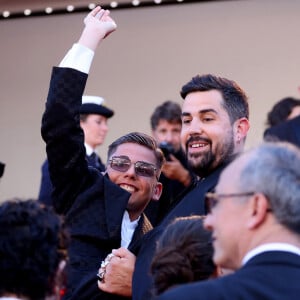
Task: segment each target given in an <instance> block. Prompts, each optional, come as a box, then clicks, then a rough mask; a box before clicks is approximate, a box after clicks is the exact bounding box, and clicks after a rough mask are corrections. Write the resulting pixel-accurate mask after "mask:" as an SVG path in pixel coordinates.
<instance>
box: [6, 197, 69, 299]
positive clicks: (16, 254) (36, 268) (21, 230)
mask: <svg viewBox="0 0 300 300" xmlns="http://www.w3.org/2000/svg"><path fill="white" fill-rule="evenodd" d="M68 241H69V236H68V233H67V231H66V229H65V227H64V222H63V220H62V218H61V217H59V216H58V215H56V214H55V213H54V211H53V209H52V208H50V207H46V206H43V205H42V204H40V203H38V202H37V201H36V200H33V199H28V200H21V199H12V200H9V201H5V202H4V203H2V204H1V206H0V296H1V295H5V294H14V295H16V296H18V297H26V298H29V299H30V300H42V299H45V297H46V295H52V294H53V293H54V287H55V283H56V282H55V280H56V272H57V270H58V267H59V264H60V262H61V261H62V260H63V259H65V258H66V247H67V243H68Z"/></svg>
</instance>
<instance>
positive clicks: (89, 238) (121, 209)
mask: <svg viewBox="0 0 300 300" xmlns="http://www.w3.org/2000/svg"><path fill="white" fill-rule="evenodd" d="M115 29H116V24H115V22H114V21H113V19H111V18H110V16H109V11H107V10H103V9H101V8H100V7H96V8H95V9H94V10H93V11H92V12H91V13H89V14H88V16H87V17H86V18H85V28H84V30H83V32H82V35H81V37H80V39H79V41H78V43H76V44H75V45H74V46H73V48H72V49H71V50H70V51H69V52H68V53H67V55H66V56H65V57H64V59H63V61H62V62H61V63H60V65H59V67H54V68H53V72H52V77H51V82H50V88H49V94H48V98H47V103H46V110H45V113H44V115H43V120H42V136H43V139H44V140H45V142H46V144H47V146H46V149H47V156H48V161H49V171H50V175H51V179H52V183H53V186H54V192H53V204H54V207H55V209H56V211H57V212H58V213H60V214H63V215H65V218H66V223H67V225H68V226H69V228H70V234H71V243H70V247H69V249H68V251H69V252H68V254H69V261H68V265H67V289H66V296H65V297H64V299H76V300H79V299H80V300H85V299H86V300H91V299H93V297H94V295H95V294H96V296H99V297H100V299H107V298H109V299H118V298H119V296H117V295H108V294H106V293H104V292H101V291H100V290H98V288H97V276H96V275H97V272H98V269H99V268H100V267H101V268H100V270H99V272H98V280H100V281H104V280H105V273H106V267H107V265H108V264H109V262H110V260H111V258H112V255H111V254H110V253H111V251H112V249H114V248H119V247H124V248H129V249H130V250H132V251H133V249H134V248H135V246H136V245H137V242H138V241H139V239H140V238H141V236H142V235H143V234H144V233H146V232H147V231H148V230H150V229H151V228H152V227H151V224H150V223H149V221H148V220H147V218H146V217H145V216H144V215H143V211H144V209H145V207H146V206H147V204H148V202H149V201H150V200H158V199H159V197H160V194H161V191H162V185H161V183H159V182H158V178H159V176H160V172H161V167H162V164H163V162H164V157H163V154H162V152H161V151H160V149H158V148H157V145H156V142H155V141H154V139H153V138H151V137H150V136H148V135H145V134H142V133H136V132H133V133H129V134H127V135H124V136H122V137H120V138H119V139H117V140H116V141H115V142H113V143H112V144H111V145H110V146H109V149H108V162H107V165H106V171H105V174H103V173H101V172H100V171H99V170H97V169H96V168H91V167H88V164H87V161H86V159H85V147H84V137H83V132H82V129H81V127H80V120H79V114H80V105H81V97H82V94H83V91H84V88H85V84H86V80H87V74H88V71H89V67H90V65H91V62H92V59H93V55H94V51H95V49H96V47H97V45H98V44H99V43H100V41H102V40H103V39H104V38H105V37H107V35H109V34H110V33H112V32H113V31H114V30H115ZM118 259H120V263H122V262H123V259H122V258H121V257H118ZM127 259H129V260H131V261H132V263H134V260H135V257H134V255H132V256H131V257H129V258H128V257H126V260H127ZM101 261H102V263H101ZM124 284H126V282H125V283H124Z"/></svg>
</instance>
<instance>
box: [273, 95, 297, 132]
mask: <svg viewBox="0 0 300 300" xmlns="http://www.w3.org/2000/svg"><path fill="white" fill-rule="evenodd" d="M296 106H300V100H299V99H296V98H293V97H286V98H283V99H281V100H279V101H278V102H277V103H276V104H275V105H274V106H273V108H272V109H271V111H270V112H269V113H268V115H267V126H269V127H272V126H275V125H277V124H279V123H282V122H284V121H286V120H287V117H288V116H289V114H290V113H291V112H292V110H293V108H294V107H296Z"/></svg>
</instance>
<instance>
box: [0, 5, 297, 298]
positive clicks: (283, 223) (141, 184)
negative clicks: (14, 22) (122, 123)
mask: <svg viewBox="0 0 300 300" xmlns="http://www.w3.org/2000/svg"><path fill="white" fill-rule="evenodd" d="M116 28H117V25H116V23H115V21H114V19H113V18H112V17H111V16H110V12H109V11H108V10H105V9H102V8H101V7H99V6H98V7H96V8H95V9H93V10H92V11H91V12H90V13H89V14H88V15H87V16H86V18H85V19H84V28H83V31H82V33H81V35H80V37H79V39H78V41H77V42H76V43H75V44H74V45H73V46H72V47H71V49H70V50H69V51H68V52H67V54H66V55H65V56H64V58H63V59H62V61H61V62H60V64H59V66H57V67H53V70H52V75H51V81H50V87H49V92H48V96H47V103H46V108H45V111H44V113H43V118H42V126H41V132H42V138H43V140H44V141H45V143H46V152H47V160H46V161H45V163H44V165H43V170H44V172H43V177H42V181H41V188H40V195H39V197H38V200H39V201H36V200H31V199H30V200H26V201H24V200H20V199H14V200H8V201H5V202H4V203H3V204H2V205H1V206H0V237H1V243H0V264H1V267H0V299H19V300H25V299H26V300H27V299H29V300H40V299H49V300H50V299H53V300H60V299H62V300H73V299H74V300H75V299H76V300H78V299H80V300H102V299H103V300H104V299H133V300H150V299H159V300H168V299H172V300H176V299H190V300H193V299H212V300H213V299H218V300H219V299H247V300H248V299H249V300H250V299H289V300H293V299H298V298H299V294H300V286H299V285H298V282H297V279H298V276H299V275H300V201H299V200H300V199H299V195H300V149H299V147H300V130H299V128H300V127H299V125H300V124H299V122H300V119H299V118H300V100H298V99H294V98H285V99H282V100H281V101H279V102H278V103H276V105H275V106H274V107H273V108H272V110H271V111H270V113H269V114H268V116H267V118H268V120H267V125H268V128H267V129H266V131H265V133H264V139H265V141H264V142H262V143H261V144H260V145H258V146H257V147H254V148H253V149H250V150H247V151H245V150H244V146H245V142H246V138H247V133H248V131H249V128H250V122H249V104H248V99H247V95H246V93H245V91H244V90H243V89H242V88H241V87H240V86H239V85H238V84H237V83H236V82H235V81H233V80H230V79H227V78H223V77H219V76H215V75H213V74H204V75H196V76H194V77H192V78H191V80H190V81H188V82H187V83H185V84H184V85H183V86H182V88H181V92H180V94H181V97H182V99H183V103H182V106H180V105H179V104H177V103H176V102H173V101H165V102H163V103H162V104H161V105H159V106H157V107H156V108H154V111H153V113H152V115H151V117H150V123H151V130H152V133H151V135H152V136H150V135H147V134H145V133H141V132H130V133H128V134H125V135H123V136H121V137H119V138H117V139H116V140H115V141H114V142H112V143H111V145H110V146H109V147H108V150H107V161H106V162H103V161H102V160H101V159H100V158H99V157H98V156H96V152H97V147H98V146H100V145H101V144H102V143H103V141H104V139H105V136H106V134H107V131H108V127H107V121H108V119H109V118H111V117H112V116H113V115H114V112H113V111H112V110H111V109H109V108H107V107H106V106H105V105H103V104H104V103H103V99H101V98H100V99H99V98H98V97H86V96H84V95H83V93H84V89H85V85H86V82H87V79H88V74H89V72H90V67H91V65H92V62H93V58H94V55H95V52H96V49H97V48H98V47H99V45H100V44H101V43H102V42H103V40H104V39H105V38H107V37H108V36H109V35H110V34H112V33H113V32H114V31H115V30H116ZM282 278H285V282H284V284H283V283H282Z"/></svg>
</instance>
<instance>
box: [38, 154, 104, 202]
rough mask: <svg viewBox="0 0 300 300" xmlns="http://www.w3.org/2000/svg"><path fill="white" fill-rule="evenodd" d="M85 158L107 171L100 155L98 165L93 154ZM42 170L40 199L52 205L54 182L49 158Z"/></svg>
mask: <svg viewBox="0 0 300 300" xmlns="http://www.w3.org/2000/svg"><path fill="white" fill-rule="evenodd" d="M85 158H86V160H87V163H88V165H89V166H91V167H94V168H96V169H98V170H99V171H102V172H103V171H105V166H104V164H103V163H102V161H101V159H100V157H99V161H98V164H97V165H96V160H95V159H94V158H91V156H88V155H86V156H85ZM41 171H42V176H41V184H40V190H39V195H38V201H39V202H41V203H43V204H45V205H48V206H52V205H53V201H52V191H53V184H52V182H51V179H50V174H49V163H48V160H47V159H46V160H45V161H44V163H43V165H42V168H41Z"/></svg>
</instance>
